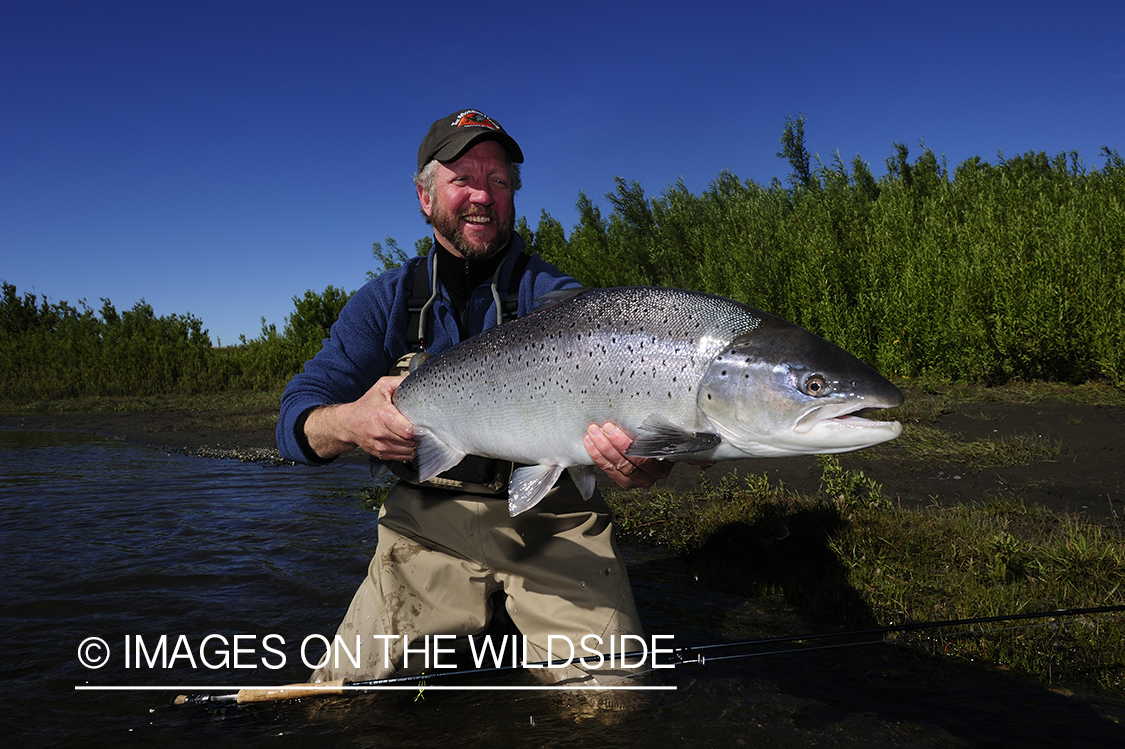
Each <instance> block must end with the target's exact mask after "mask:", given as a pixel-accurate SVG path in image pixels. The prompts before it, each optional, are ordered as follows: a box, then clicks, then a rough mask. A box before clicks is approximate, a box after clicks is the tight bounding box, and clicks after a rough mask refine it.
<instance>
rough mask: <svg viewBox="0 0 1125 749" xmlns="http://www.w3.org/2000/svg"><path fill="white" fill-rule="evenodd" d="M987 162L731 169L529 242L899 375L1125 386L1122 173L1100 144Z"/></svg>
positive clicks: (602, 280)
mask: <svg viewBox="0 0 1125 749" xmlns="http://www.w3.org/2000/svg"><path fill="white" fill-rule="evenodd" d="M1106 157H1107V160H1106V165H1105V167H1104V168H1103V169H1101V170H1094V171H1090V172H1087V171H1086V169H1085V168H1084V167H1083V165H1082V164H1081V162H1080V161H1079V160H1078V158H1077V156H1076V155H1074V154H1071V155H1070V157H1069V158H1068V157H1067V156H1066V155H1059V156H1056V157H1053V158H1050V157H1047V156H1046V155H1045V154H1042V153H1038V154H1036V153H1028V154H1025V155H1022V156H1019V157H1017V158H1014V159H1010V160H1003V159H1001V160H1000V163H998V164H996V165H992V164H989V163H987V162H985V161H982V160H981V159H979V158H974V159H971V160H969V161H966V162H964V163H962V164H961V165H960V166H958V167H957V169H956V170H955V172H954V173H953V174H952V175H950V174H949V172H948V170H947V168H946V166H945V164H944V163H942V162H941V161H939V160H938V159H937V158H936V157H935V155H934V154H933V153H932V152H931V151H929V150H925V149H924V150H923V152H922V153H921V155H920V156H919V157H918V158H917V159H916V160H915V161H913V162H910V161H909V159H908V152H907V149H906V147H905V146H902V145H901V144H899V145H896V154H895V155H894V156H893V157H892V158H890V159H888V160H887V166H888V173H887V175H886V176H884V177H883V178H881V179H879V180H875V179H874V177H873V176H872V174H871V172H870V170H869V169H868V167H867V166H866V165H865V164H864V163H863V162H862V160H860V159H859V158H857V159H856V160H855V161H854V162H853V163H852V165H851V168H850V169H849V168H848V167H846V166H845V165H844V164H843V163H842V162H841V161H840V159H839V158H838V157H837V158H836V159H835V160H834V161H833V163H832V164H831V165H829V166H827V167H826V166H824V165H820V166H819V167H818V169H817V170H816V173H815V177H816V178H815V179H814V180H812V181H811V182H810V183H809V184H808V185H803V184H799V183H796V182H795V183H794V185H793V186H792V187H791V188H788V189H786V188H783V187H782V185H781V183H780V182H777V181H775V182H773V183H772V184H770V185H768V186H765V185H759V184H756V183H753V182H745V181H742V180H739V179H738V178H737V177H736V176H735V175H734V174H733V173H730V172H723V173H722V174H720V175H719V177H718V178H717V179H716V180H715V181H714V182H712V184H711V185H710V186H709V187H708V189H707V190H705V191H704V192H703V193H702V194H700V195H694V194H692V193H690V192H689V191H688V190H687V189H686V188H685V187H684V185H683V184H682V183H677V184H674V185H672V186H671V187H669V188H668V189H666V190H665V191H664V192H662V193H661V194H660V195H659V196H657V197H655V198H647V197H646V196H645V195H644V192H643V190H642V189H641V187H640V185H638V184H637V183H635V182H633V183H629V182H627V181H625V180H623V179H620V178H618V179H616V182H615V190H614V191H613V192H612V193H609V194H607V195H606V198H607V200H608V201H609V203H610V204H611V206H612V211H611V212H610V214H609V216H608V217H605V216H603V215H602V214H601V211H600V209H599V207H598V206H597V205H596V204H594V203H593V202H592V201H591V200H589V198H588V197H587V196H586V195H585V194H582V195H580V197H579V200H578V213H579V223H578V225H576V226H575V227H574V228H573V231H572V232H571V235H570V238H569V240H567V239H566V238H565V237H563V236H562V232H561V227H560V226H559V225H558V222H557V221H555V220H554V219H553V218H551V217H550V216H549V214H546V213H544V214H543V215H542V216H541V218H540V223H539V227H538V228H537V229H536V231H535V232H534V234H533V236H532V246H533V247H534V248H535V249H537V250H539V251H541V252H543V253H544V255H545V256H546V257H548V259H550V260H552V261H553V262H555V263H557V264H558V265H559V267H561V268H562V269H563V270H566V271H567V272H569V273H571V274H573V275H574V276H575V277H577V278H578V279H579V280H580V281H582V282H583V283H584V284H586V285H588V286H621V285H634V284H642V285H643V284H653V285H665V286H678V287H682V288H692V289H699V290H702V291H708V292H712V293H715V294H720V295H722V296H727V297H731V298H734V299H738V300H740V301H744V302H747V303H749V304H751V305H753V306H756V307H759V308H761V309H764V310H766V311H768V312H772V313H774V314H776V315H779V316H781V317H784V318H786V319H788V320H791V321H793V322H796V323H798V324H800V325H802V326H804V327H806V328H809V329H810V330H812V331H814V332H816V333H819V334H820V335H823V336H825V337H826V338H828V339H830V340H833V341H835V342H837V343H839V344H840V345H841V346H843V347H844V348H846V349H848V350H850V351H852V352H853V353H855V354H857V355H858V356H860V357H861V358H863V359H865V360H866V361H868V362H870V363H872V364H873V365H875V366H876V367H878V368H879V369H881V370H882V371H884V372H887V373H889V374H891V375H892V376H897V377H899V378H904V379H905V378H914V377H923V376H925V377H933V378H941V379H953V380H967V381H975V382H985V383H995V382H1003V381H1006V380H1010V379H1028V380H1030V379H1046V380H1061V381H1068V382H1081V381H1086V380H1090V379H1097V378H1103V377H1104V378H1108V379H1110V380H1111V381H1113V382H1115V383H1117V384H1121V383H1122V382H1123V380H1125V358H1123V357H1125V345H1123V344H1125V332H1123V331H1125V325H1123V322H1125V320H1123V315H1122V309H1123V308H1125V166H1123V164H1122V160H1121V158H1120V157H1119V156H1118V155H1117V154H1116V152H1113V153H1109V152H1108V150H1107V151H1106Z"/></svg>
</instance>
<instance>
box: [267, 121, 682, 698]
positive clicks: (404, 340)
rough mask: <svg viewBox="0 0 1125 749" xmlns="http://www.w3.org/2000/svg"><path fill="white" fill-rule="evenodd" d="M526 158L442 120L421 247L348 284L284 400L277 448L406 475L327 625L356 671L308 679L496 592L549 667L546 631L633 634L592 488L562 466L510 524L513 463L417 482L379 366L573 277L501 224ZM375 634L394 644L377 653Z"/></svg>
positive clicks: (461, 469) (491, 137) (534, 654)
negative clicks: (350, 455)
mask: <svg viewBox="0 0 1125 749" xmlns="http://www.w3.org/2000/svg"><path fill="white" fill-rule="evenodd" d="M522 162H523V153H522V151H521V150H520V147H519V146H518V145H517V144H516V142H515V140H513V139H512V137H511V136H510V135H509V134H508V133H507V132H505V131H504V129H503V128H502V127H500V125H499V123H497V122H496V121H495V120H494V119H492V118H490V117H487V116H486V115H484V114H482V113H481V112H479V111H477V110H465V111H460V112H456V113H453V114H451V115H450V116H448V117H444V118H442V119H439V120H437V121H436V122H435V123H434V124H433V126H432V127H431V128H430V130H429V132H428V133H427V135H426V137H425V138H424V139H423V141H422V144H421V147H420V148H419V150H418V173H417V174H416V175H415V184H416V188H417V193H418V201H419V204H420V205H421V210H422V213H423V214H424V216H425V217H426V221H427V223H430V224H432V225H433V229H434V246H433V249H432V250H431V252H430V254H429V256H428V257H425V258H421V257H419V258H412V259H411V260H409V261H408V262H407V263H406V264H405V266H404V267H402V268H398V269H395V270H391V271H388V272H387V273H384V274H383V275H381V276H379V277H378V278H376V279H375V280H373V281H371V282H369V283H368V284H367V285H365V286H364V287H363V288H361V289H360V290H359V291H358V292H356V294H355V295H354V296H353V297H352V299H351V300H350V301H349V302H348V304H347V305H346V306H345V307H344V309H343V311H342V312H341V313H340V318H339V320H338V321H337V323H336V324H335V325H333V327H332V331H331V334H330V338H329V339H328V340H326V341H325V344H324V348H323V349H322V350H321V352H320V353H319V354H317V356H316V358H314V359H313V360H312V361H310V362H307V363H306V365H305V371H304V372H303V373H302V374H298V375H297V376H296V377H294V378H293V380H292V382H290V383H289V386H288V387H287V388H286V391H285V395H284V396H283V398H282V402H281V414H280V418H279V421H278V425H277V441H278V445H279V447H280V449H281V453H282V455H284V456H285V457H287V458H290V459H293V460H297V461H301V462H306V463H324V462H328V461H331V460H332V459H334V458H335V457H337V456H338V455H340V454H341V453H343V452H346V451H347V450H350V449H352V448H355V447H357V446H358V447H359V448H361V449H363V450H364V451H365V452H367V453H369V454H370V455H371V456H372V458H373V460H376V461H379V462H380V463H382V464H384V465H386V466H387V467H390V468H391V469H392V470H394V472H395V473H396V475H398V476H400V477H401V478H403V480H400V481H399V482H398V483H396V484H395V485H394V486H393V488H392V489H391V490H390V492H389V494H388V495H387V498H386V500H385V502H384V505H383V508H382V510H381V512H380V514H379V532H378V545H377V548H376V552H375V556H374V557H373V559H372V561H371V565H370V568H369V571H368V576H367V578H366V579H365V580H364V582H363V584H362V585H361V586H360V588H359V590H358V591H357V592H356V594H355V597H354V599H353V600H352V603H351V606H350V608H349V610H348V612H347V614H346V615H345V617H344V620H343V622H342V623H341V624H340V627H339V630H338V634H339V635H341V636H342V637H343V641H344V642H346V643H349V646H350V644H351V643H354V641H355V637H356V635H359V636H360V637H361V642H362V650H361V657H362V661H361V663H360V664H359V666H358V667H356V666H354V665H353V664H352V663H351V662H350V661H349V660H348V659H347V657H341V659H340V660H339V662H338V663H337V662H336V659H335V658H332V657H330V658H328V660H327V662H326V663H325V665H324V666H322V667H321V668H319V669H317V671H316V672H315V673H314V675H313V679H314V680H315V681H325V680H331V679H336V678H340V677H345V678H347V679H349V680H359V679H378V678H383V677H386V676H389V675H390V674H391V673H393V672H394V671H395V669H396V666H401V664H402V662H403V661H402V656H403V638H404V636H405V637H406V638H408V639H409V641H410V642H411V643H414V642H415V640H419V641H420V640H421V639H422V637H423V636H424V635H436V634H442V635H472V634H477V633H480V632H482V631H483V630H484V629H485V628H486V627H487V626H488V623H489V620H490V618H491V615H492V610H491V606H492V600H493V599H492V595H493V594H494V593H496V592H497V591H504V592H505V593H506V594H507V596H506V608H507V610H508V613H509V615H510V617H511V619H512V621H513V623H515V625H516V626H517V627H518V628H519V629H520V632H521V633H522V634H523V635H525V636H526V637H527V638H528V654H527V657H528V662H536V661H540V660H545V658H546V647H547V637H548V635H552V634H554V635H561V636H565V637H569V638H571V641H572V642H575V643H578V642H579V641H580V639H581V638H582V637H583V636H585V635H590V634H592V635H596V636H598V637H601V638H603V641H604V642H605V643H606V645H607V647H608V642H609V640H608V638H609V636H610V635H616V636H620V635H622V634H633V635H640V634H641V625H640V622H639V620H638V618H637V612H636V608H635V605H634V603H633V598H632V591H631V589H630V586H629V580H628V576H627V574H626V571H625V567H624V564H623V563H622V561H621V558H620V555H619V554H618V552H617V548H616V546H615V544H614V542H613V528H612V524H611V522H610V519H609V513H608V509H607V508H606V506H605V503H604V501H603V500H602V498H601V495H600V494H597V493H596V494H595V496H594V497H593V498H591V500H590V501H589V502H584V501H583V500H582V499H581V496H580V495H579V493H578V491H577V489H576V488H575V487H574V485H573V484H572V483H570V481H569V479H568V478H565V474H564V478H563V479H562V480H560V481H559V483H558V484H557V485H556V486H555V488H554V489H553V490H552V492H551V494H549V495H548V496H547V498H545V499H544V500H543V501H542V502H540V504H539V505H538V506H537V507H535V508H534V509H533V510H531V511H528V512H527V513H523V514H521V515H520V516H518V517H516V518H511V517H509V516H508V509H507V508H508V504H507V496H506V491H505V485H504V480H505V478H506V475H507V474H510V472H511V464H505V463H503V462H500V461H492V460H486V459H483V458H474V457H472V456H470V457H469V458H467V459H466V460H465V462H464V463H462V465H461V466H457V467H455V468H454V469H451V471H449V472H447V473H446V474H443V475H442V477H439V478H438V479H435V480H434V482H428V483H427V484H418V483H417V482H416V480H414V481H412V477H413V478H414V479H416V474H412V473H411V471H410V470H409V467H408V462H409V461H411V460H412V459H413V458H414V441H413V437H414V432H413V427H412V425H411V424H410V422H409V420H407V419H406V417H404V416H403V415H402V414H401V413H399V411H398V410H397V409H396V408H395V407H394V404H393V402H392V397H393V396H394V393H395V390H396V389H397V388H398V385H399V383H400V382H401V381H402V375H387V373H388V372H390V371H391V370H392V368H393V367H394V366H395V364H396V362H397V361H398V360H399V359H400V357H403V355H405V354H407V353H408V350H409V348H410V343H411V341H412V340H414V341H417V342H418V345H419V346H420V345H424V347H425V349H426V351H428V352H429V353H435V354H436V353H441V352H442V351H444V350H445V349H447V348H449V347H451V346H453V345H454V344H456V343H457V342H459V341H461V340H464V339H466V338H468V337H470V336H472V335H475V334H477V333H480V332H481V331H482V330H484V329H486V328H489V327H492V326H493V325H496V324H498V321H499V319H500V317H501V314H502V309H500V307H501V305H500V298H501V296H504V297H505V299H507V300H517V303H516V304H515V305H512V304H511V303H510V302H509V304H508V305H507V306H509V307H510V306H516V307H517V314H518V315H520V316H522V315H525V314H527V313H528V312H530V311H531V309H532V307H533V306H534V303H535V300H536V298H538V297H540V296H542V295H543V294H545V293H548V292H551V291H556V290H560V289H565V288H570V287H575V286H577V285H578V284H577V282H576V281H575V280H574V279H572V278H570V277H568V276H566V275H564V274H562V273H561V272H560V271H559V270H558V269H557V268H555V267H553V266H551V265H549V264H548V263H546V262H544V261H543V260H542V259H541V258H539V256H538V255H535V256H531V257H528V256H526V255H523V250H524V246H525V245H524V241H523V239H522V238H520V236H519V235H518V234H516V233H514V231H513V224H514V220H515V204H514V196H515V192H516V191H517V190H518V189H519V186H520V173H519V164H521V163H522ZM422 263H424V264H425V266H424V267H423V268H422V269H421V270H420V269H419V264H422ZM435 274H436V280H435ZM419 279H424V281H423V283H424V284H425V285H423V286H422V289H423V290H424V291H425V292H431V293H430V294H429V296H430V299H429V300H428V302H427V304H426V306H425V307H424V308H423V309H422V312H421V315H420V317H421V321H422V326H421V332H422V334H421V335H418V334H417V333H416V332H415V331H414V330H413V328H414V326H416V325H417V324H418V323H417V322H411V321H410V313H409V312H408V307H409V304H408V302H409V300H410V298H411V295H412V292H414V293H415V294H417V293H418V290H417V289H415V288H414V287H415V286H416V285H418V284H419ZM425 295H426V294H423V296H425ZM416 319H417V318H416ZM412 336H413V339H412ZM385 375H386V376H385ZM585 441H586V449H587V451H588V452H589V453H590V456H591V457H592V458H593V460H594V462H595V464H596V465H598V466H599V467H600V468H602V470H604V471H605V472H606V474H607V475H608V476H609V477H610V478H611V479H612V480H613V481H615V482H616V483H618V484H619V485H621V486H624V487H635V486H650V485H651V484H652V483H653V482H654V481H656V480H657V479H659V478H662V477H663V476H665V475H667V473H668V471H669V470H670V465H669V464H666V463H663V462H660V461H652V460H646V459H641V458H627V457H626V456H625V454H624V453H625V450H626V448H628V446H629V443H630V441H631V438H630V436H629V435H627V434H624V433H623V432H621V431H620V430H618V429H617V428H616V427H615V426H614V425H612V424H606V425H601V426H599V425H591V426H590V429H589V432H588V433H587V435H586V438H585ZM380 636H389V637H387V640H388V641H389V643H390V644H389V651H384V648H383V642H384V640H382V639H377V638H379V637H380ZM410 647H411V650H412V651H413V650H415V649H416V648H417V647H419V646H417V645H413V644H412V645H411V646H410ZM329 655H330V656H331V655H332V654H331V653H330V654H329ZM564 655H565V654H564ZM388 656H389V657H388ZM414 659H415V662H417V661H418V660H419V657H418V656H414ZM540 677H541V678H543V679H544V680H545V681H559V680H562V679H578V680H581V681H583V682H585V683H599V682H598V680H599V679H601V680H602V681H604V680H605V679H606V678H607V673H604V672H603V673H595V674H593V675H590V674H588V673H585V672H579V671H577V670H576V669H569V670H567V671H566V672H563V670H561V669H558V670H552V671H551V672H544V673H541V674H540Z"/></svg>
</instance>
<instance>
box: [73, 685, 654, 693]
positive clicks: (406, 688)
mask: <svg viewBox="0 0 1125 749" xmlns="http://www.w3.org/2000/svg"><path fill="white" fill-rule="evenodd" d="M243 689H254V690H262V691H271V692H275V691H284V690H289V689H300V690H306V689H315V690H317V691H320V690H331V691H338V690H341V689H343V690H345V691H355V692H370V691H375V690H389V691H410V692H417V691H420V690H423V689H424V690H427V691H429V690H433V691H447V692H528V691H532V692H534V691H555V692H567V691H570V692H573V691H591V690H594V691H602V690H615V691H675V690H676V687H674V686H612V685H605V686H558V685H544V686H540V687H532V686H441V685H433V686H430V685H427V684H414V685H403V684H387V685H384V686H370V687H364V686H352V685H350V684H346V685H344V686H342V687H339V686H333V685H330V684H296V685H289V686H276V687H263V686H218V687H216V686H191V685H188V686H180V685H173V686H165V687H159V686H158V687H151V686H142V687H129V686H113V685H107V686H80V685H76V686H75V687H74V691H76V692H240V691H242V690H243Z"/></svg>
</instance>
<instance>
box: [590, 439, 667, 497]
mask: <svg viewBox="0 0 1125 749" xmlns="http://www.w3.org/2000/svg"><path fill="white" fill-rule="evenodd" d="M585 442H586V452H588V453H589V454H590V457H591V458H593V460H594V465H596V466H597V467H598V468H601V469H602V470H603V471H605V475H606V476H609V477H610V478H611V479H612V480H613V482H614V483H616V484H617V485H618V486H621V487H624V488H626V489H635V488H637V487H649V486H652V485H653V484H655V483H656V482H657V481H659V480H660V479H662V478H664V477H665V476H667V475H668V474H669V473H671V471H672V463H671V461H667V460H657V459H656V458H631V457H626V456H625V451H626V450H628V449H629V445H631V444H632V443H633V438H632V437H630V436H629V435H627V434H625V432H622V431H621V430H620V429H618V428H617V425H616V424H613V423H612V422H606V424H605V426H599V425H597V424H591V425H590V428H589V429H587V430H586V439H585Z"/></svg>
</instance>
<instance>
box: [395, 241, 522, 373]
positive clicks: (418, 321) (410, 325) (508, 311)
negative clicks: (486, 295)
mask: <svg viewBox="0 0 1125 749" xmlns="http://www.w3.org/2000/svg"><path fill="white" fill-rule="evenodd" d="M530 260H531V255H528V254H527V253H526V252H521V253H520V254H519V256H518V257H517V258H516V262H515V263H514V264H513V265H512V275H511V277H510V278H509V281H508V289H507V291H506V292H505V299H504V303H503V304H498V305H497V306H498V309H499V310H500V315H501V321H502V322H508V321H509V320H514V319H515V318H516V317H517V315H518V314H519V302H520V295H519V280H520V278H522V277H523V274H524V271H525V270H527V264H528V262H530ZM503 266H504V264H503V263H501V264H500V267H503ZM429 281H430V258H429V257H426V258H425V259H424V260H422V262H420V263H418V269H417V270H416V271H415V272H414V285H413V287H411V289H410V299H409V300H408V301H407V302H406V309H407V312H408V313H409V314H408V317H407V322H406V350H407V351H408V352H410V353H418V352H421V351H425V350H426V342H425V341H424V340H422V336H421V335H419V331H420V330H421V327H420V326H421V325H422V318H423V315H424V313H425V312H426V311H427V310H428V307H429V306H430V305H429V302H430V298H431V297H432V296H433V293H432V291H431V286H430V282H429ZM469 293H470V296H471V295H472V292H471V291H470V292H469ZM493 294H494V295H495V294H496V289H495V287H493ZM497 301H499V300H497Z"/></svg>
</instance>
